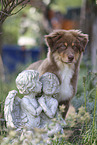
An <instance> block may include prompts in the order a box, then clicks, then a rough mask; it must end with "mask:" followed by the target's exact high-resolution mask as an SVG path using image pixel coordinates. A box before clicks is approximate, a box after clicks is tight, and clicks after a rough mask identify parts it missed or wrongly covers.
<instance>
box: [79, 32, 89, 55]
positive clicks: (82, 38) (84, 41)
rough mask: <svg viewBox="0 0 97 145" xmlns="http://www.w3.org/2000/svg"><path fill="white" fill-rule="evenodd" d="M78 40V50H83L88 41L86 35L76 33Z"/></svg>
mask: <svg viewBox="0 0 97 145" xmlns="http://www.w3.org/2000/svg"><path fill="white" fill-rule="evenodd" d="M78 40H79V43H80V51H81V52H84V51H85V47H86V45H87V43H88V35H87V34H83V33H80V34H78Z"/></svg>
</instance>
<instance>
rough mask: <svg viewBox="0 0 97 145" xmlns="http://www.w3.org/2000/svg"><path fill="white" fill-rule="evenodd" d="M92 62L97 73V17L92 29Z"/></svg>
mask: <svg viewBox="0 0 97 145" xmlns="http://www.w3.org/2000/svg"><path fill="white" fill-rule="evenodd" d="M91 61H92V70H93V72H97V17H96V18H95V21H94V23H93V29H92V43H91Z"/></svg>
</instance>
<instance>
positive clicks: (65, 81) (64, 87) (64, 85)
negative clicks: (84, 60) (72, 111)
mask: <svg viewBox="0 0 97 145" xmlns="http://www.w3.org/2000/svg"><path fill="white" fill-rule="evenodd" d="M73 74H74V66H73V67H70V66H68V65H65V66H64V69H63V70H62V71H60V72H59V75H60V77H61V86H60V94H59V95H60V97H59V99H58V101H63V100H64V101H65V100H68V99H69V98H71V97H72V95H73V86H72V85H71V78H72V76H73Z"/></svg>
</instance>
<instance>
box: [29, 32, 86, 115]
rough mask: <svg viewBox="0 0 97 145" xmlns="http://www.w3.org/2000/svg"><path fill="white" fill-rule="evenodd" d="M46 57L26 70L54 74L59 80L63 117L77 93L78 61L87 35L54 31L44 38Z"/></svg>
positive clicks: (59, 100)
mask: <svg viewBox="0 0 97 145" xmlns="http://www.w3.org/2000/svg"><path fill="white" fill-rule="evenodd" d="M45 40H46V43H47V45H48V55H47V58H46V59H45V60H40V61H37V62H35V63H33V64H31V65H30V66H29V67H28V68H27V69H29V70H31V69H34V70H37V71H38V72H39V74H40V76H41V75H42V74H44V73H45V72H51V73H54V74H55V75H56V76H57V77H58V78H59V80H60V94H59V97H58V98H57V100H58V102H59V105H61V104H64V105H65V109H64V113H63V117H65V116H66V113H67V111H68V108H69V104H70V100H71V99H72V97H73V96H74V95H75V93H76V91H77V80H78V72H79V66H80V61H81V58H82V55H83V52H84V50H85V47H86V44H87V42H88V35H87V34H83V33H82V32H81V31H79V30H55V31H53V32H52V33H50V34H49V35H46V36H45Z"/></svg>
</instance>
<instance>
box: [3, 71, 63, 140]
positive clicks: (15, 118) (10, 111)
mask: <svg viewBox="0 0 97 145" xmlns="http://www.w3.org/2000/svg"><path fill="white" fill-rule="evenodd" d="M16 86H17V88H18V90H19V93H21V94H22V95H23V98H22V99H20V98H19V97H18V96H17V94H18V92H17V91H16V90H13V91H10V92H9V94H8V96H7V98H6V100H5V106H4V114H5V119H6V121H7V126H8V127H12V128H22V127H27V128H28V129H29V130H31V129H34V128H41V129H44V130H45V131H46V132H47V133H46V134H44V135H43V136H44V137H45V138H47V137H49V136H53V135H54V134H56V133H58V132H61V133H62V131H63V126H65V121H64V120H63V118H62V116H61V114H60V113H59V111H58V101H57V99H56V97H57V95H59V94H58V93H59V88H60V84H59V80H58V78H57V77H56V76H55V75H54V74H52V73H49V72H47V73H45V74H43V75H42V76H41V77H40V78H39V73H38V72H37V71H35V70H25V71H23V72H21V73H20V74H19V75H18V76H17V78H16ZM40 93H41V95H40Z"/></svg>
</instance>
